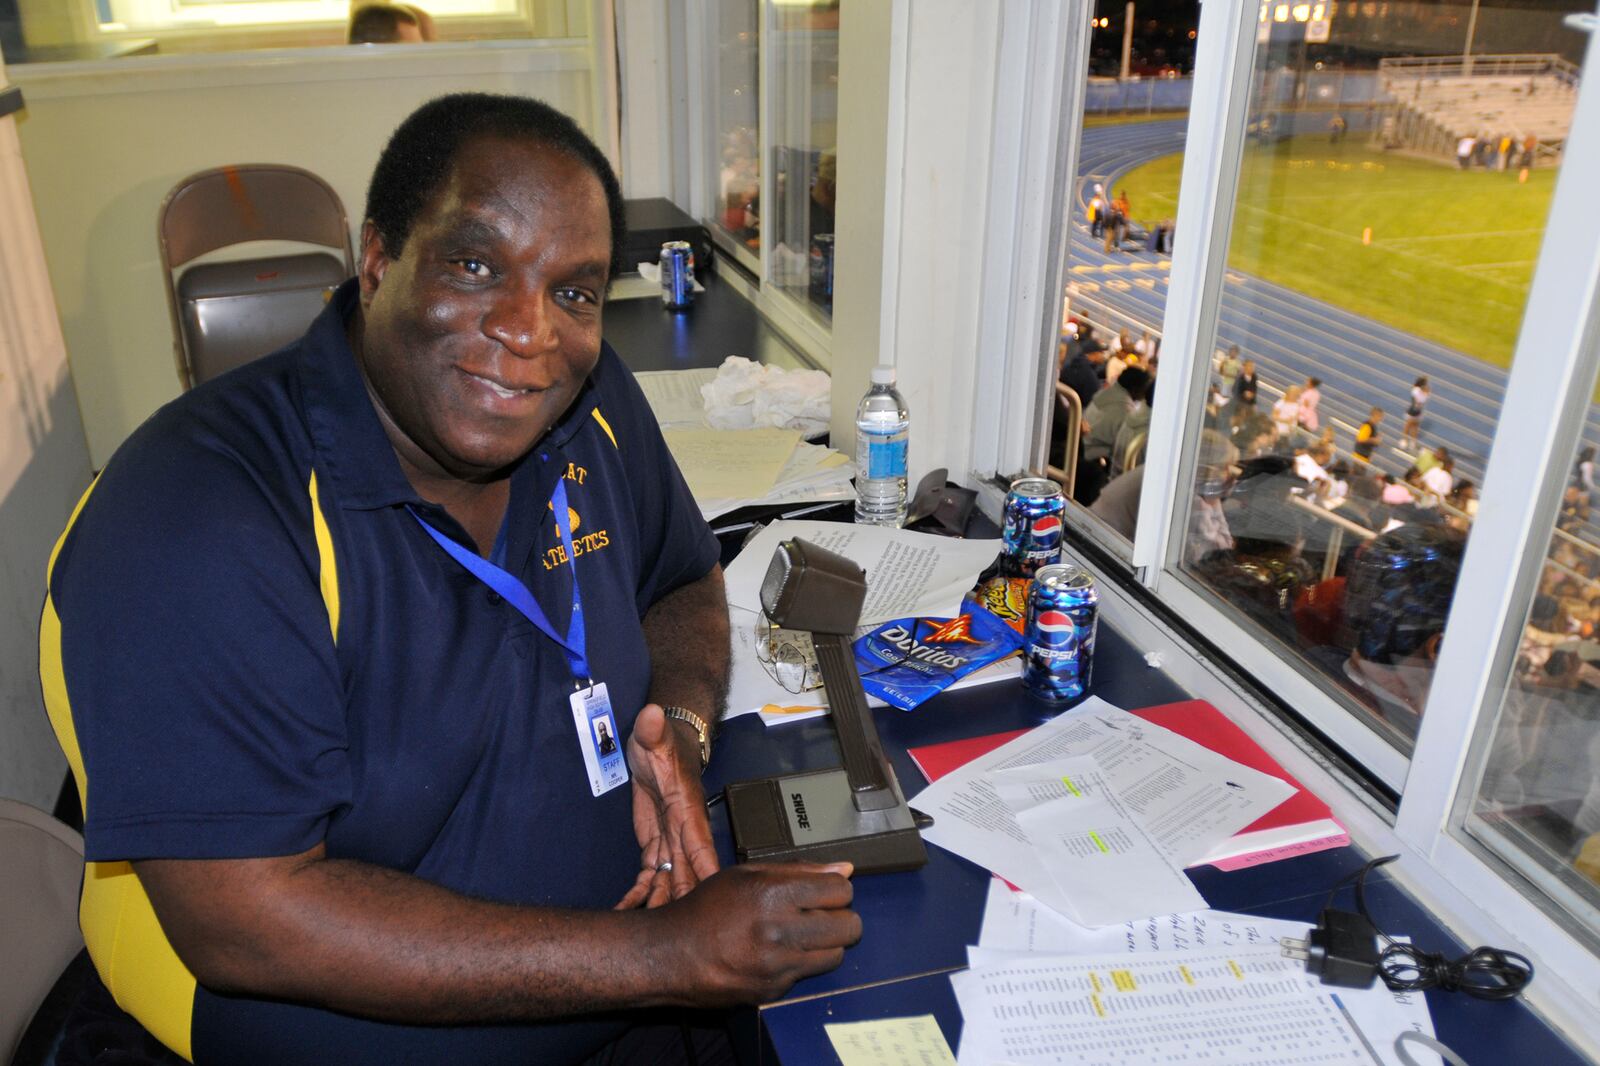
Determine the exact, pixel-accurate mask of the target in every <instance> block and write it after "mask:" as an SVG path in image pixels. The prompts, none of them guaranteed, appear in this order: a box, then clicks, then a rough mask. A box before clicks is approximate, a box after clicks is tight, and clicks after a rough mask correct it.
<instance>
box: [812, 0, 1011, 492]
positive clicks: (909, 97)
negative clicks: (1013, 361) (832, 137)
mask: <svg viewBox="0 0 1600 1066" xmlns="http://www.w3.org/2000/svg"><path fill="white" fill-rule="evenodd" d="M869 6H871V7H873V8H874V10H872V11H869V12H858V11H856V10H855V9H854V7H855V6H854V5H847V6H846V7H845V8H844V9H843V18H844V19H846V20H847V21H846V22H845V23H844V24H843V26H842V27H841V32H840V48H841V53H840V63H839V83H840V84H839V99H840V101H841V108H840V130H839V141H840V147H839V205H840V212H841V214H840V219H839V226H838V230H839V233H840V234H841V238H840V241H839V246H838V264H839V265H838V273H837V275H836V277H835V284H834V292H835V296H834V324H833V351H834V358H833V366H832V368H831V369H832V372H833V374H834V388H833V425H832V437H833V441H834V445H835V447H841V448H843V447H853V443H852V442H853V441H854V438H855V431H854V425H853V412H854V409H855V405H856V402H857V401H858V400H859V399H860V398H861V394H862V393H863V392H865V391H866V385H867V374H868V372H869V370H870V368H871V366H872V364H873V363H874V362H885V363H893V364H894V365H895V368H896V370H897V373H898V376H899V383H900V386H899V387H900V391H901V393H902V394H904V396H905V398H906V404H907V406H908V407H909V408H910V410H911V444H910V449H911V450H910V463H911V482H912V484H913V485H915V484H916V482H917V479H918V478H920V477H921V476H922V475H923V474H925V473H927V472H928V471H929V470H932V469H934V468H936V467H941V466H943V467H947V468H948V469H949V470H950V473H951V476H952V477H953V478H954V479H955V480H957V481H961V482H965V481H967V480H968V474H969V471H970V470H971V466H972V463H971V458H972V436H973V434H972V427H973V424H974V411H973V407H974V399H973V398H974V396H975V394H976V382H977V377H978V371H979V366H980V364H981V363H982V362H983V358H982V356H983V353H979V352H978V351H977V348H978V336H979V331H978V324H979V318H980V312H981V309H982V300H981V298H980V297H981V294H982V290H983V275H984V264H983V259H984V250H985V233H986V225H987V213H986V211H985V207H986V205H987V203H988V195H989V194H988V190H989V175H990V146H991V142H992V140H993V126H994V111H995V85H996V79H997V75H998V69H997V68H998V60H999V41H1000V19H999V17H997V11H996V9H995V8H994V7H991V6H990V5H989V4H973V3H969V2H966V0H915V2H914V3H913V2H911V0H893V3H892V4H891V3H887V2H885V3H883V4H881V5H869ZM858 32H859V36H858ZM879 116H881V117H879ZM877 129H881V130H882V131H883V134H882V135H883V142H882V144H883V147H882V148H881V150H880V149H879V148H878V147H877V146H876V145H874V144H873V143H872V137H873V135H874V131H875V130H877ZM852 158H854V161H852ZM845 212H849V213H850V214H849V215H846V214H845ZM874 238H877V239H879V240H880V241H881V250H878V252H877V258H878V262H877V263H873V262H872V257H873V252H872V251H868V252H866V253H865V254H863V255H862V256H861V258H860V260H859V261H857V262H855V263H852V258H853V257H854V256H855V255H856V254H857V253H854V252H851V250H850V248H851V246H852V245H854V246H855V247H857V248H859V247H860V244H861V243H864V242H865V241H868V240H871V239H874ZM847 241H849V242H850V243H849V244H847V243H846V242H847ZM859 286H871V287H872V288H873V289H874V296H875V299H873V298H869V299H868V300H867V301H866V302H865V303H863V304H859V305H858V304H855V303H854V301H855V299H856V297H855V296H854V293H855V290H856V289H857V288H858V287H859ZM869 304H875V305H876V309H877V311H878V313H877V314H876V315H872V314H870V313H868V312H869V311H870V310H872V308H871V307H870V306H868V305H869ZM992 354H993V355H994V356H995V357H996V358H999V357H1000V354H1001V353H992Z"/></svg>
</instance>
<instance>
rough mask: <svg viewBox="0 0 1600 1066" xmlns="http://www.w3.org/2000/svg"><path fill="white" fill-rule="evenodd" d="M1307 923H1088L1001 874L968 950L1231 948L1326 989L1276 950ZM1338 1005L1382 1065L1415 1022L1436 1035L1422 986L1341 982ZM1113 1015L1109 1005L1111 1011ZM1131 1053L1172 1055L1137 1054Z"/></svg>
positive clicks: (1187, 953)
mask: <svg viewBox="0 0 1600 1066" xmlns="http://www.w3.org/2000/svg"><path fill="white" fill-rule="evenodd" d="M1307 929H1308V927H1307V926H1306V924H1305V923H1303V922H1291V921H1285V920H1282V919H1278V918H1257V917H1253V916H1251V915H1246V914H1231V913H1228V912H1226V911H1213V910H1200V911H1194V912H1192V913H1187V914H1165V915H1159V916H1157V917H1153V918H1146V919H1141V920H1139V921H1132V922H1125V923H1123V924H1122V925H1117V926H1111V927H1109V928H1105V929H1085V928H1083V927H1082V926H1079V925H1077V924H1075V923H1073V922H1070V921H1068V920H1066V919H1065V918H1062V917H1061V916H1060V915H1058V914H1056V913H1055V912H1053V911H1051V910H1050V909H1049V908H1047V907H1044V906H1042V905H1040V903H1039V902H1038V901H1037V900H1036V899H1034V898H1033V897H1032V896H1030V895H1028V894H1027V893H1024V892H1016V891H1013V890H1012V889H1010V888H1008V887H1007V886H1006V884H1005V882H1003V881H1001V880H999V879H998V878H997V879H995V880H994V881H992V882H990V885H989V898H988V900H987V902H986V903H985V905H984V911H983V931H982V933H981V934H980V935H979V938H978V944H977V946H976V947H973V948H969V949H968V952H967V957H968V962H969V963H970V964H971V966H972V967H973V968H974V970H975V971H978V972H980V973H984V974H992V972H993V970H994V968H996V967H1003V966H1004V965H1006V964H1010V963H1016V962H1018V961H1027V962H1030V963H1033V964H1039V963H1041V962H1042V963H1043V965H1045V966H1047V967H1048V966H1051V965H1053V964H1054V963H1056V962H1059V961H1060V960H1061V957H1063V956H1073V957H1074V958H1073V960H1072V961H1073V962H1074V963H1077V964H1082V963H1083V962H1084V961H1085V957H1093V958H1094V959H1095V960H1096V961H1098V962H1101V963H1110V962H1111V960H1113V959H1115V958H1117V957H1120V958H1121V959H1124V960H1126V959H1131V958H1137V959H1150V958H1164V959H1166V960H1169V961H1171V960H1177V961H1178V963H1179V964H1180V965H1187V964H1188V960H1189V958H1190V957H1202V958H1206V957H1214V956H1215V955H1217V953H1226V954H1227V955H1228V957H1230V958H1232V959H1233V960H1234V961H1236V962H1238V963H1239V964H1240V967H1241V969H1245V967H1246V964H1247V963H1248V962H1250V961H1251V960H1255V959H1259V960H1260V961H1261V962H1263V963H1264V964H1265V965H1266V966H1267V967H1268V968H1269V969H1270V970H1273V971H1278V972H1286V973H1290V974H1297V975H1298V978H1299V980H1300V981H1301V982H1302V983H1303V984H1304V986H1305V987H1306V989H1307V990H1309V991H1311V992H1313V993H1321V992H1323V991H1324V990H1323V988H1322V986H1321V984H1320V982H1318V981H1317V979H1316V978H1314V977H1312V976H1310V975H1309V974H1307V973H1305V970H1304V967H1303V966H1302V965H1300V964H1299V963H1295V962H1292V961H1290V960H1286V959H1280V958H1276V957H1274V956H1275V955H1276V954H1277V953H1278V951H1279V941H1280V939H1281V938H1283V937H1295V938H1297V939H1304V938H1305V936H1306V933H1307ZM1111 967H1112V968H1111V972H1112V973H1116V972H1119V971H1120V970H1121V969H1122V968H1123V967H1122V965H1119V964H1116V963H1111ZM964 980H967V979H964ZM982 984H983V983H982V982H979V984H978V985H977V986H976V987H982ZM973 987H975V986H974V985H973V984H971V983H969V984H968V985H967V991H968V997H967V999H966V1000H964V1001H963V1004H962V1006H963V1010H965V1009H966V1008H967V1006H968V1004H972V1005H973V1008H974V1011H975V1013H977V1014H979V1015H981V1014H983V1013H984V1012H985V1011H987V1010H990V1009H991V1008H992V1006H993V1003H992V1001H991V1002H982V1001H981V999H982V997H978V998H974V997H973V996H972V995H971V992H972V989H973ZM1113 987H1115V982H1114V981H1113ZM1337 1006H1338V1007H1339V1008H1340V1009H1341V1010H1343V1011H1344V1012H1345V1013H1346V1015H1347V1016H1348V1017H1347V1020H1348V1022H1349V1024H1350V1027H1351V1029H1352V1030H1353V1031H1354V1032H1355V1033H1356V1034H1357V1037H1358V1039H1359V1040H1361V1041H1362V1042H1364V1044H1365V1045H1367V1046H1368V1047H1369V1048H1370V1049H1371V1050H1372V1051H1373V1052H1374V1057H1375V1058H1376V1060H1377V1061H1378V1062H1379V1063H1382V1064H1383V1066H1391V1064H1393V1066H1400V1064H1401V1062H1402V1060H1401V1059H1400V1058H1399V1057H1398V1055H1397V1054H1396V1053H1395V1051H1394V1041H1395V1038H1396V1037H1397V1036H1399V1034H1400V1033H1402V1032H1406V1031H1408V1030H1409V1031H1413V1032H1418V1033H1422V1034H1424V1035H1427V1036H1432V1035H1434V1034H1433V1019H1432V1017H1431V1016H1430V1015H1429V1013H1428V1004H1427V1000H1426V999H1425V998H1424V997H1423V995H1422V993H1420V992H1391V991H1390V990H1389V989H1387V988H1384V987H1382V986H1377V985H1375V986H1374V987H1372V988H1370V989H1341V990H1339V991H1338V993H1337ZM1109 1016H1110V1015H1109V1012H1108V1014H1107V1016H1106V1017H1109ZM971 1021H972V1016H970V1015H969V1016H968V1029H967V1032H968V1033H973V1032H975V1031H976V1030H974V1028H973V1027H972V1026H971ZM1245 1021H1246V1019H1244V1018H1240V1019H1238V1023H1239V1024H1244V1023H1245ZM980 1028H981V1024H980ZM1102 1035H1104V1034H1102ZM983 1043H984V1041H983V1040H981V1039H980V1041H979V1042H978V1043H975V1044H971V1045H970V1046H969V1044H968V1042H967V1041H966V1040H963V1043H962V1048H961V1050H962V1055H961V1059H960V1061H961V1062H963V1063H981V1062H984V1061H985V1055H984V1050H983V1047H982V1045H983ZM1068 1061H1076V1060H1071V1059H1069V1060H1068ZM1093 1061H1101V1060H1098V1059H1095V1060H1093ZM1109 1061H1118V1060H1116V1059H1110V1060H1109ZM1130 1061H1134V1062H1150V1061H1165V1060H1163V1059H1160V1058H1154V1059H1150V1058H1139V1057H1137V1056H1135V1057H1134V1058H1132V1059H1131V1060H1130ZM1228 1061H1229V1062H1230V1063H1232V1062H1233V1061H1234V1060H1233V1059H1232V1058H1230V1059H1229V1060H1228ZM1269 1061H1281V1060H1269ZM1294 1061H1299V1060H1294ZM1309 1061H1318V1060H1316V1059H1311V1060H1309ZM1335 1061H1339V1060H1335ZM1356 1061H1366V1060H1360V1059H1358V1060H1356ZM1434 1061H1437V1060H1434Z"/></svg>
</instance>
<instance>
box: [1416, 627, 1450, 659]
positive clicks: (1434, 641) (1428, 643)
mask: <svg viewBox="0 0 1600 1066" xmlns="http://www.w3.org/2000/svg"><path fill="white" fill-rule="evenodd" d="M1443 643H1444V630H1442V629H1441V630H1439V632H1437V633H1435V634H1434V635H1433V636H1431V637H1429V638H1428V639H1427V640H1425V641H1423V642H1422V647H1421V648H1419V649H1417V650H1418V651H1419V652H1420V653H1421V654H1422V657H1423V658H1424V659H1426V660H1427V661H1428V662H1430V663H1432V662H1437V661H1438V660H1439V645H1441V644H1443Z"/></svg>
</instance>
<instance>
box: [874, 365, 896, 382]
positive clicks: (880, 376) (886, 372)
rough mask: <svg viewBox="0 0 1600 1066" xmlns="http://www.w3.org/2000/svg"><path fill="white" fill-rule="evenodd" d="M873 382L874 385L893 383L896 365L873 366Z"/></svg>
mask: <svg viewBox="0 0 1600 1066" xmlns="http://www.w3.org/2000/svg"><path fill="white" fill-rule="evenodd" d="M872 383H873V384H874V385H893V384H894V367H892V366H875V367H873V368H872Z"/></svg>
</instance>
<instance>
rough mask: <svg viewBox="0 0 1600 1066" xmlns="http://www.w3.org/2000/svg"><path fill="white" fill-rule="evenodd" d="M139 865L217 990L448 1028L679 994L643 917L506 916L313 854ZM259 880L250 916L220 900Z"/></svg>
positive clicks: (176, 935) (423, 884)
mask: <svg viewBox="0 0 1600 1066" xmlns="http://www.w3.org/2000/svg"><path fill="white" fill-rule="evenodd" d="M318 851H319V852H320V849H318ZM286 863H289V864H293V865H285V864H286ZM136 868H137V869H138V872H139V875H140V877H141V879H142V880H143V881H144V882H145V883H146V885H147V887H148V889H149V890H150V895H151V897H152V901H153V902H154V903H155V904H156V908H157V913H158V914H159V915H160V917H161V920H162V924H163V927H165V928H166V929H167V930H168V932H169V935H170V936H171V938H172V940H173V944H174V946H175V947H176V948H177V949H178V952H179V955H180V957H182V958H184V960H185V961H186V962H187V963H189V965H190V967H191V969H193V970H194V971H195V973H196V976H197V977H198V978H199V979H200V980H201V981H202V983H205V984H206V985H207V986H208V987H211V988H213V989H214V990H216V991H223V992H236V993H243V994H248V995H253V996H262V997H271V998H282V999H287V1000H291V1001H295V1002H302V1003H311V1004H315V1005H317V1006H321V1007H326V1008H330V1009H333V1010H339V1011H344V1012H347V1013H351V1014H357V1015H361V1016H364V1017H370V1018H378V1019H382V1020H386V1021H396V1022H407V1023H412V1024H448V1023H463V1022H489V1021H510V1020H519V1019H520V1020H527V1019H529V1018H537V1017H554V1016H560V1015H565V1014H572V1013H582V1012H590V1011H596V1010H604V1009H609V1008H614V1007H623V1006H641V1005H648V1004H655V1003H660V1002H662V1000H661V999H660V998H658V997H659V991H660V990H661V989H664V988H667V987H670V985H671V982H670V981H668V980H666V979H665V978H666V977H667V973H666V972H665V969H666V967H669V966H670V965H671V962H670V956H671V952H670V951H667V950H654V951H647V950H641V948H642V947H643V946H644V944H645V943H647V942H650V941H652V940H654V939H655V938H656V936H655V934H656V932H657V931H656V930H653V929H649V928H647V927H648V926H650V925H651V923H652V922H654V921H656V919H655V917H654V915H652V914H649V913H647V912H643V911H634V912H613V911H568V910H556V909H548V908H529V907H514V906H507V905H504V904H498V903H491V902H487V901H484V900H478V899H472V898H470V897H466V896H462V895H459V894H458V893H455V892H452V891H450V890H448V889H445V888H442V887H440V886H438V885H435V884H433V883H431V882H428V881H424V880H422V879H420V878H417V877H412V876H410V875H407V874H403V873H400V872H397V871H394V870H388V869H384V868H382V867H379V866H373V865H370V864H367V863H362V862H354V861H349V860H342V859H326V858H320V857H313V856H306V857H303V858H302V860H301V861H296V860H251V861H246V862H242V863H240V862H226V861H224V862H182V861H160V862H141V863H138V864H137V865H136ZM262 878H265V879H266V880H267V881H268V882H270V883H272V884H273V890H272V891H271V892H270V893H269V892H259V891H258V892H252V893H251V894H250V895H249V897H248V898H249V899H250V900H251V909H250V913H249V914H248V915H244V914H227V913H219V911H218V909H217V908H216V907H215V906H214V904H213V903H212V901H215V900H228V899H234V898H239V896H238V895H237V894H238V893H239V892H240V891H241V890H247V887H246V886H244V885H241V884H239V883H238V882H239V881H240V880H241V879H247V880H250V881H255V882H257V883H256V885H254V886H250V887H256V888H259V887H260V883H259V879H262ZM197 898H198V899H204V900H205V901H206V903H205V904H204V905H203V906H201V907H193V906H189V905H186V903H185V900H195V899H197ZM657 924H659V923H657ZM657 970H662V971H663V972H656V971H657Z"/></svg>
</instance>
